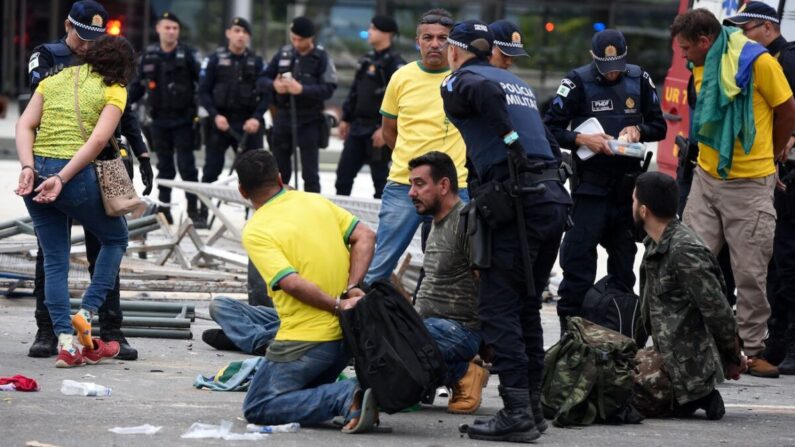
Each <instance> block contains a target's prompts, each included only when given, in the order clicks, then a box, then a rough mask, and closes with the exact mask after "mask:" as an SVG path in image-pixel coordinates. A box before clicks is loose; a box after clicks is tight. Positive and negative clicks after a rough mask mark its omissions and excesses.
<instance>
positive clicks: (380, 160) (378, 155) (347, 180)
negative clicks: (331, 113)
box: [334, 47, 406, 199]
mask: <svg viewBox="0 0 795 447" xmlns="http://www.w3.org/2000/svg"><path fill="white" fill-rule="evenodd" d="M405 64H406V61H404V60H403V58H402V57H401V56H400V54H398V53H397V52H396V51H395V50H393V49H392V48H391V47H390V48H387V49H384V50H381V51H375V50H373V51H370V52H368V53H367V54H366V55H364V56H363V57H362V58H361V59H360V60H359V69H358V70H356V75H355V77H354V79H353V84H352V85H351V90H350V92H349V93H348V97H347V98H346V99H345V103H343V105H342V120H343V121H345V122H348V123H350V132H349V133H348V137H347V138H346V139H345V145H344V147H343V149H342V155H341V156H340V161H339V164H338V165H337V181H336V183H335V185H334V186H335V187H336V188H337V195H340V196H349V195H351V189H352V188H353V179H354V178H356V175H357V174H358V173H359V170H360V169H361V168H362V166H363V165H364V164H365V163H368V164H369V165H370V176H371V177H372V178H373V186H374V187H375V195H374V197H375V198H376V199H380V198H381V194H382V193H383V191H384V186H385V185H386V178H387V175H388V174H389V160H390V158H391V156H390V151H389V148H387V147H376V148H374V147H373V141H372V139H371V137H372V135H373V132H375V131H376V129H378V128H379V127H381V115H380V114H379V109H380V107H381V101H382V100H383V99H384V92H385V91H386V86H387V84H389V80H390V79H391V78H392V74H394V73H395V71H397V69H398V68H400V67H402V66H403V65H405Z"/></svg>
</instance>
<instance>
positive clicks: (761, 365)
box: [748, 357, 778, 379]
mask: <svg viewBox="0 0 795 447" xmlns="http://www.w3.org/2000/svg"><path fill="white" fill-rule="evenodd" d="M748 374H750V375H752V376H756V377H767V378H769V379H775V378H776V377H778V368H776V367H775V366H773V365H771V364H770V363H769V362H768V361H767V360H765V359H763V358H762V357H748Z"/></svg>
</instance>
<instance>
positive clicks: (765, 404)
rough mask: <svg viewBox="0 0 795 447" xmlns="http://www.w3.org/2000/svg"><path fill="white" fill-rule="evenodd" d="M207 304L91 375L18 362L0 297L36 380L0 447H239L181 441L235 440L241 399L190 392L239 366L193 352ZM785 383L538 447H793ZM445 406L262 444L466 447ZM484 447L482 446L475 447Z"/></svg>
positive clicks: (24, 339) (29, 315)
mask: <svg viewBox="0 0 795 447" xmlns="http://www.w3.org/2000/svg"><path fill="white" fill-rule="evenodd" d="M207 305H208V302H207V300H206V299H205V300H200V301H197V307H196V310H197V314H198V316H199V317H200V318H199V319H197V320H196V323H194V325H193V328H192V329H193V335H194V340H157V339H143V338H138V339H132V340H131V341H132V343H133V344H134V346H135V347H136V348H138V350H139V352H140V359H139V360H138V361H134V362H123V361H110V362H108V363H106V364H100V365H96V366H85V367H81V368H75V369H56V368H54V366H53V363H54V360H53V359H31V358H29V357H27V356H26V355H25V354H26V352H27V350H28V347H29V343H30V342H31V340H32V339H33V336H34V333H35V329H34V323H33V300H32V299H30V298H18V299H5V298H0V319H2V321H3V326H2V330H0V376H11V375H14V374H23V375H25V376H28V377H32V378H34V379H36V380H37V381H38V382H39V384H40V386H41V391H39V392H36V393H21V392H0V418H1V420H2V427H3V429H2V432H3V435H2V440H0V445H2V446H9V447H10V446H23V445H25V443H26V442H28V441H31V440H37V441H39V442H42V443H48V444H52V445H56V446H60V447H70V446H74V447H78V446H79V447H88V446H146V447H151V446H152V445H167V446H183V445H184V446H191V445H197V446H198V445H201V446H210V445H213V446H215V445H218V446H220V445H228V444H230V443H232V444H234V445H246V442H244V441H223V440H193V439H180V437H179V436H180V434H182V433H184V432H185V431H186V430H187V429H188V427H189V426H190V425H191V424H192V423H194V422H198V421H200V422H204V423H212V424H218V423H219V421H220V420H222V419H226V420H229V421H232V422H234V426H235V431H236V432H242V431H243V430H244V429H245V425H246V423H245V422H244V421H243V420H242V419H241V418H242V412H241V409H240V407H241V402H242V400H243V394H242V393H236V392H229V393H226V392H210V391H199V390H197V389H195V388H193V387H192V386H191V384H192V383H193V380H194V379H195V377H196V376H197V375H198V374H206V375H211V374H213V373H214V372H215V371H217V370H218V369H219V368H221V367H222V366H223V365H225V364H226V363H228V362H230V361H234V360H240V359H243V358H245V356H244V355H242V354H239V353H231V352H220V351H216V350H214V349H212V348H210V347H209V346H207V345H205V344H204V343H202V342H201V339H200V337H201V332H202V331H203V330H204V329H207V328H209V327H213V325H214V323H212V322H211V321H208V320H205V319H202V318H201V317H202V316H204V317H205V318H206V315H207ZM543 314H544V328H545V331H544V332H545V336H546V337H545V339H546V340H547V342H548V343H553V342H554V340H555V338H557V333H558V326H557V319H556V318H555V316H554V309H553V307H552V306H549V305H547V306H545V307H544V310H543ZM63 379H72V380H77V381H90V382H95V383H99V384H103V385H106V386H110V387H111V388H112V389H113V394H112V395H111V396H110V397H104V398H95V397H73V396H64V395H62V394H61V393H60V384H61V381H62V380H63ZM794 387H795V378H792V377H788V378H782V379H778V380H771V379H768V380H765V379H756V378H751V377H750V376H744V377H743V379H742V380H741V381H740V382H733V383H732V384H728V385H724V386H723V387H722V388H721V392H722V393H723V395H724V399H725V400H726V403H727V406H728V408H727V414H726V417H725V418H724V419H723V420H722V421H718V422H712V421H706V420H703V419H695V420H648V421H645V422H644V423H642V424H640V425H624V426H592V427H586V428H575V429H559V428H554V427H553V428H551V429H550V430H549V431H548V432H547V434H546V435H544V436H543V437H542V438H541V440H540V441H539V444H540V445H546V446H564V445H565V446H608V445H609V446H611V447H618V446H633V447H637V446H673V445H689V446H716V445H745V446H750V445H766V446H783V445H795V432H793V430H792V427H793V426H794V425H795V406H793V389H794ZM445 405H446V399H445V398H438V399H437V402H436V405H434V406H432V407H428V406H426V407H424V408H423V409H422V410H421V411H418V412H413V413H402V414H395V415H383V416H382V422H383V424H384V425H387V426H390V427H392V428H393V429H394V432H393V433H392V434H367V435H358V436H351V435H344V434H342V433H340V432H339V431H337V430H335V429H331V428H312V429H307V428H303V429H301V430H300V431H299V432H298V433H287V434H276V435H272V436H271V438H270V439H268V440H266V441H260V442H264V443H266V444H267V443H268V442H278V445H284V446H322V447H330V446H372V445H376V444H377V445H380V446H381V447H388V446H453V445H456V446H458V445H461V446H465V445H475V444H476V443H475V442H474V441H470V440H469V439H466V438H461V436H460V435H459V434H458V432H457V429H456V427H457V426H458V424H460V423H462V422H467V421H469V420H470V419H471V417H468V416H456V415H450V414H447V413H446V412H445ZM499 405H500V404H499V398H498V396H497V380H496V379H495V378H492V380H491V381H490V383H489V386H488V388H487V389H486V390H485V399H484V402H483V406H482V407H481V409H480V410H479V411H478V414H489V413H492V412H494V411H496V410H497V409H498V408H499ZM142 424H152V425H162V426H163V429H162V430H161V431H160V432H159V433H157V434H155V435H153V436H151V437H150V436H145V435H117V434H113V433H109V432H108V429H109V428H112V427H116V426H122V427H125V426H135V425H142ZM477 444H483V445H493V444H491V443H477Z"/></svg>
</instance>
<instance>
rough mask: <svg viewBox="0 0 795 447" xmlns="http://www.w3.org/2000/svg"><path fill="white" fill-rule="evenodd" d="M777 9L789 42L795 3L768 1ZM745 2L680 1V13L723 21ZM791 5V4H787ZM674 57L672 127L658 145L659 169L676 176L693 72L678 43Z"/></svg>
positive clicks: (669, 84) (668, 84)
mask: <svg viewBox="0 0 795 447" xmlns="http://www.w3.org/2000/svg"><path fill="white" fill-rule="evenodd" d="M764 1H765V3H767V4H769V5H770V6H772V7H774V8H778V11H779V15H780V16H781V17H782V23H781V32H782V34H783V35H784V37H785V38H786V39H787V40H792V38H793V37H795V1H790V2H787V1H786V0H781V1H779V0H764ZM744 3H745V2H744V1H740V0H680V3H679V13H680V14H681V13H683V12H686V11H687V10H689V9H692V8H705V9H708V10H710V11H711V12H712V13H713V14H715V16H717V17H718V19H719V20H721V21H722V20H723V19H724V18H725V17H730V16H732V15H734V14H735V13H736V12H737V9H739V8H740V6H742V5H743V4H744ZM787 3H789V4H787ZM671 46H672V48H673V58H672V59H671V67H670V68H669V69H668V74H667V75H666V77H665V83H664V85H663V93H662V110H663V115H664V116H665V121H666V122H667V124H668V133H667V134H666V136H665V139H664V140H663V141H660V143H659V145H658V146H657V166H658V169H659V170H660V171H662V172H665V173H667V174H670V175H672V176H676V164H677V161H678V160H677V156H678V151H679V149H678V148H677V146H676V144H674V140H675V139H676V137H677V135H683V136H685V137H686V136H687V134H688V132H689V128H690V110H689V108H688V106H687V81H688V79H690V71H689V70H688V69H687V67H686V65H685V64H686V61H685V59H684V58H683V57H682V51H681V50H680V49H679V45H677V44H676V42H672V45H671Z"/></svg>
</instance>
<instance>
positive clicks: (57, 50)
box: [42, 41, 78, 79]
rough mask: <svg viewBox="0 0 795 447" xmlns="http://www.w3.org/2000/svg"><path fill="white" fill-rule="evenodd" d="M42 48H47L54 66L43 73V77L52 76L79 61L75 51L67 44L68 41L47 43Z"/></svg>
mask: <svg viewBox="0 0 795 447" xmlns="http://www.w3.org/2000/svg"><path fill="white" fill-rule="evenodd" d="M42 48H44V49H45V50H47V52H48V53H50V55H51V56H52V67H50V68H49V70H47V72H46V73H44V74H43V76H42V79H44V78H46V77H48V76H52V75H54V74H56V73H58V72H59V71H61V70H63V69H64V68H66V67H71V66H72V65H75V64H76V63H77V62H78V61H77V58H75V55H74V53H72V50H70V49H69V46H67V45H66V42H64V41H59V42H54V43H45V44H43V45H42Z"/></svg>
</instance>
